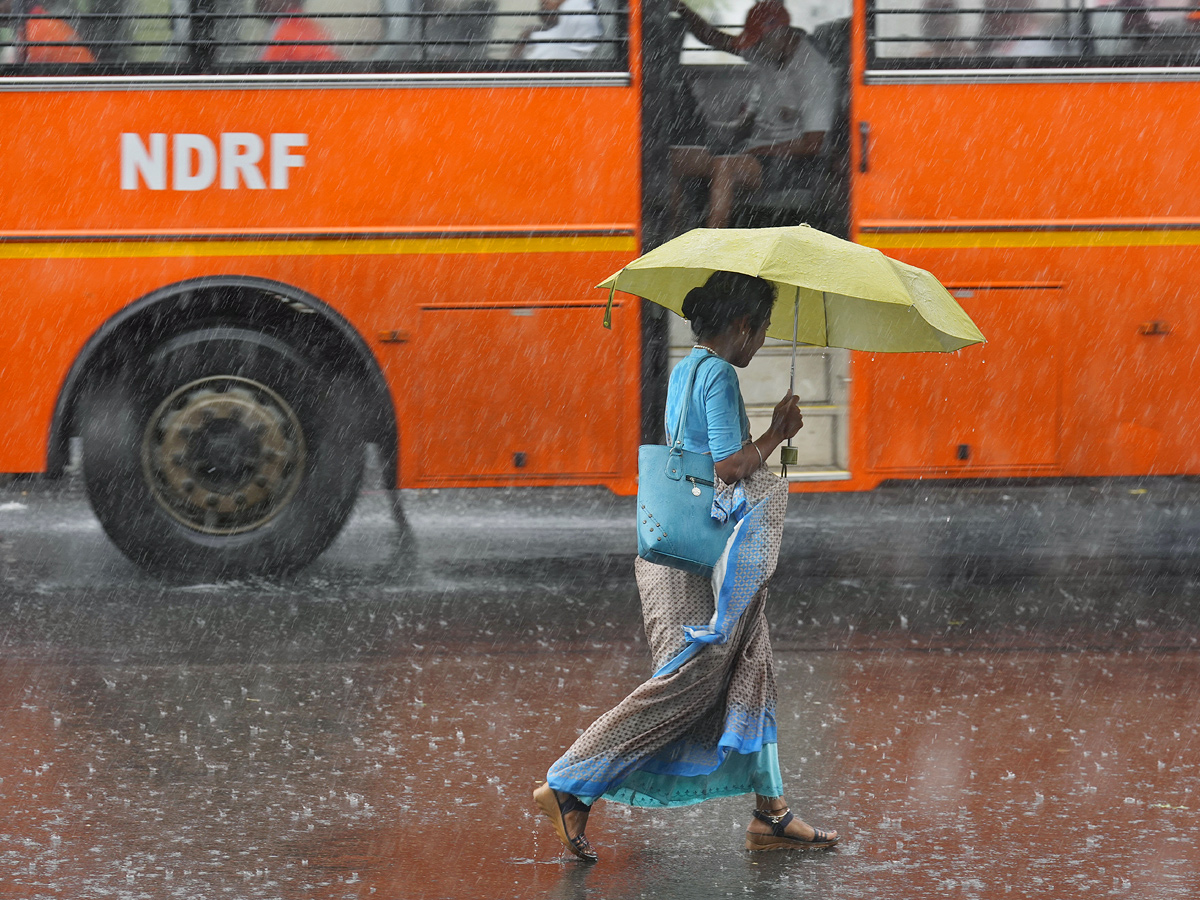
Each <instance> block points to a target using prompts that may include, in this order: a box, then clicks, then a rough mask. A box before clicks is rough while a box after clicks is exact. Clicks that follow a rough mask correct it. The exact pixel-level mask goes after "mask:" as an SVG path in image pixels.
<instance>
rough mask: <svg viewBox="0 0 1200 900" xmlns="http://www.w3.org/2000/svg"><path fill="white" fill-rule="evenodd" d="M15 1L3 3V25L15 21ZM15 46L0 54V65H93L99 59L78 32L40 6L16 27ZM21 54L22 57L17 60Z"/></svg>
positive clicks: (31, 9) (1, 0)
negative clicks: (13, 19) (8, 21)
mask: <svg viewBox="0 0 1200 900" xmlns="http://www.w3.org/2000/svg"><path fill="white" fill-rule="evenodd" d="M13 11H14V3H13V0H0V22H4V21H5V20H6V19H8V20H10V21H11V19H12V17H13ZM13 30H14V35H13V44H12V46H9V47H5V48H4V50H3V51H0V63H94V62H95V61H96V58H95V57H94V56H92V52H91V51H90V50H88V48H87V47H86V46H85V45H84V43H83V41H82V40H80V38H79V35H78V34H77V33H76V31H75V29H74V28H72V27H71V25H70V24H69V23H68V22H67V21H66V20H65V19H62V18H56V17H54V16H52V15H50V14H49V13H47V12H46V10H45V8H44V7H43V6H42V5H41V4H38V3H35V4H33V5H32V6H30V7H28V8H27V12H26V13H25V16H24V17H23V18H22V21H20V22H19V23H15V24H14V25H13ZM18 54H19V56H18Z"/></svg>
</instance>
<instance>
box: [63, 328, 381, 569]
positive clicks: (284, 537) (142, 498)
mask: <svg viewBox="0 0 1200 900" xmlns="http://www.w3.org/2000/svg"><path fill="white" fill-rule="evenodd" d="M117 375H118V377H111V378H109V379H107V380H104V381H102V382H101V383H100V384H98V385H97V386H96V387H94V388H93V389H92V390H90V391H89V392H88V394H87V395H86V396H85V398H84V404H83V421H82V423H81V435H82V441H83V475H84V482H85V484H86V487H87V492H88V497H89V499H90V501H91V504H92V508H93V509H94V510H95V512H96V516H97V518H99V520H100V523H101V524H102V526H103V527H104V530H105V532H107V534H108V535H109V537H110V538H111V539H112V540H113V542H114V543H115V544H116V545H117V546H118V547H119V548H120V549H121V550H122V552H124V553H125V555H126V556H128V557H129V558H130V559H131V560H133V561H134V562H135V563H138V564H139V565H142V566H144V567H146V568H149V569H152V570H156V571H166V572H179V573H183V574H188V575H206V576H212V575H215V576H224V577H235V576H239V575H246V574H268V573H280V572H286V571H289V570H293V569H296V568H299V567H300V566H302V565H304V564H306V563H308V562H310V561H311V560H312V559H313V558H314V557H316V556H317V555H318V554H319V553H321V552H322V551H323V550H325V549H326V547H328V546H329V544H330V543H332V541H333V539H334V538H335V537H336V536H337V534H338V532H339V531H340V530H341V527H342V525H343V524H345V521H346V519H347V517H348V516H349V514H350V511H351V510H352V509H353V507H354V502H355V500H356V499H357V496H358V490H359V485H360V483H361V480H362V472H363V438H362V430H361V427H360V423H359V421H358V413H357V411H356V406H357V404H356V403H355V399H356V394H355V391H354V385H353V383H352V382H351V381H350V380H349V379H347V378H344V377H340V376H338V375H336V374H335V373H332V372H331V371H330V370H329V368H327V367H323V366H321V365H320V364H317V363H314V362H313V361H311V360H309V359H306V358H305V356H304V355H303V354H302V353H301V352H300V351H298V350H297V349H296V348H295V347H294V346H291V345H289V344H287V343H285V342H284V341H282V340H279V339H277V338H274V337H270V336H267V335H263V334H260V333H258V332H255V331H251V330H249V329H241V328H234V327H222V326H217V327H209V328H202V329H197V330H194V331H189V332H187V333H184V334H182V335H179V336H178V337H175V338H173V339H171V340H169V341H167V342H166V343H164V344H162V345H161V346H160V347H159V348H157V349H156V350H155V351H154V352H153V353H151V354H150V355H149V357H147V358H146V359H145V360H144V361H142V362H140V363H136V364H132V365H126V366H124V367H123V368H122V369H121V370H120V371H119V372H118V373H117Z"/></svg>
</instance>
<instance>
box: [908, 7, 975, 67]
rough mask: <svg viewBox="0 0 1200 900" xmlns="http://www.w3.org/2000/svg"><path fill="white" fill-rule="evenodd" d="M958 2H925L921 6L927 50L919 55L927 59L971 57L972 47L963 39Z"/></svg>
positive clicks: (922, 32)
mask: <svg viewBox="0 0 1200 900" xmlns="http://www.w3.org/2000/svg"><path fill="white" fill-rule="evenodd" d="M961 21H962V16H960V15H958V3H957V2H956V0H925V2H924V3H923V4H922V5H921V36H922V37H923V38H925V41H926V46H925V49H924V50H922V51H920V52H919V53H918V54H917V55H918V56H919V57H923V58H926V59H944V58H946V57H957V56H970V55H971V50H970V46H969V45H968V44H967V42H966V41H964V40H963V39H962V29H961V26H960V24H959V23H960V22H961Z"/></svg>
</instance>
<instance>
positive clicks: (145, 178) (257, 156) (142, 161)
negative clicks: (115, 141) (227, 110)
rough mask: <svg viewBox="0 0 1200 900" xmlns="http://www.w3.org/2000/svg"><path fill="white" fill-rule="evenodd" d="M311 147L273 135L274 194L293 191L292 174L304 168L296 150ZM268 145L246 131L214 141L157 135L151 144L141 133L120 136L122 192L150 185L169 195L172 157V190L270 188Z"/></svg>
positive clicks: (303, 140) (301, 137) (303, 139)
mask: <svg viewBox="0 0 1200 900" xmlns="http://www.w3.org/2000/svg"><path fill="white" fill-rule="evenodd" d="M168 137H169V138H170V141H169V144H170V150H171V152H170V154H169V157H168V153H167V148H168V140H167V139H168ZM307 146H308V135H307V134H293V133H287V132H284V133H278V134H272V135H271V136H270V148H271V149H270V159H269V161H268V172H269V179H270V187H271V189H272V190H276V191H282V190H286V189H287V188H288V184H289V175H290V171H291V170H292V169H300V168H303V167H304V163H305V157H304V154H303V153H296V152H295V151H296V150H297V149H298V148H300V147H307ZM266 147H267V142H266V141H264V140H263V137H262V136H261V135H257V134H252V133H250V132H243V131H231V132H226V133H223V134H221V136H220V137H219V139H218V140H217V141H215V142H214V141H213V139H212V138H210V137H208V136H207V135H203V134H172V135H166V134H161V133H153V134H150V135H149V136H148V141H147V140H143V138H142V135H140V134H135V133H131V132H126V133H124V134H122V135H121V190H123V191H136V190H138V189H139V188H140V187H142V185H145V187H146V188H148V189H149V190H152V191H165V190H166V189H167V161H168V158H169V159H170V168H171V179H170V184H171V190H175V191H203V190H207V189H208V188H211V187H213V186H214V184H219V185H220V187H221V189H222V190H227V191H233V190H238V189H239V188H240V187H243V186H244V187H245V188H248V189H249V190H252V191H261V190H264V189H265V188H266V187H267V184H268V180H267V179H266V178H264V177H263V171H262V163H263V155H264V151H265V150H266Z"/></svg>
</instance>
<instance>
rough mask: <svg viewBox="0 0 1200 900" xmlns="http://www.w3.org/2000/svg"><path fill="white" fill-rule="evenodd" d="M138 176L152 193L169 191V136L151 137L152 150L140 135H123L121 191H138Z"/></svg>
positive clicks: (155, 135) (157, 135) (156, 135)
mask: <svg viewBox="0 0 1200 900" xmlns="http://www.w3.org/2000/svg"><path fill="white" fill-rule="evenodd" d="M138 175H141V176H142V178H143V179H144V180H145V182H146V187H148V188H150V190H152V191H165V190H166V189H167V136H166V135H165V134H152V135H150V148H149V149H146V145H145V144H143V143H142V136H141V135H140V134H123V135H121V190H123V191H136V190H137V186H138Z"/></svg>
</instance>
